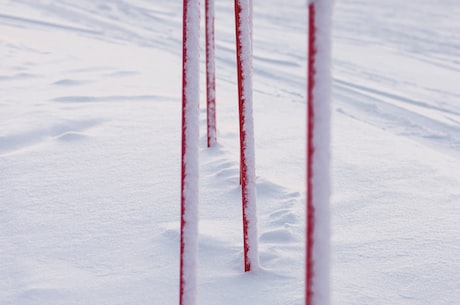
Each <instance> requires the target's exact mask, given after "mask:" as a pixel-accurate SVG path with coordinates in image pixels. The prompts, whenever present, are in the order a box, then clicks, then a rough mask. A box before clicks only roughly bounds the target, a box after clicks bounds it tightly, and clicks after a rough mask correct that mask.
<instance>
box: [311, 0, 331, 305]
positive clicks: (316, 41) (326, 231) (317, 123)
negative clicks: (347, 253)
mask: <svg viewBox="0 0 460 305" xmlns="http://www.w3.org/2000/svg"><path fill="white" fill-rule="evenodd" d="M332 2H333V1H332V0H311V1H310V4H309V6H308V13H309V22H308V27H309V29H308V64H307V65H308V88H307V90H308V92H307V96H308V102H307V105H308V106H307V111H308V114H307V120H308V124H307V161H306V163H307V183H306V184H307V185H306V187H307V198H306V201H307V202H306V203H307V204H306V205H307V206H306V224H307V226H306V272H305V300H306V301H305V303H306V305H328V304H329V299H330V288H329V286H330V283H329V282H330V280H329V257H330V254H329V252H330V251H329V248H330V245H329V244H330V241H329V236H330V221H329V218H330V212H329V205H330V204H329V201H330V129H331V128H330V125H331V122H330V100H331V84H332V77H331V26H332V6H333V3H332Z"/></svg>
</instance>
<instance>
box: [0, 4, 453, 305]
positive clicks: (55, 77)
mask: <svg viewBox="0 0 460 305" xmlns="http://www.w3.org/2000/svg"><path fill="white" fill-rule="evenodd" d="M0 8H1V9H0V32H1V35H0V52H1V55H2V58H3V60H2V62H1V63H0V94H1V95H0V96H1V97H2V98H1V100H0V110H1V111H0V245H1V247H0V304H14V305H21V304H24V305H30V304H50V305H52V304H56V305H62V304H85V305H92V304H98V305H99V304H177V303H178V300H179V299H178V296H179V294H178V292H179V240H180V164H181V162H180V157H181V152H180V146H181V140H180V135H181V129H180V126H181V119H180V117H181V53H182V49H181V39H182V36H181V29H182V27H181V23H182V2H181V1H167V0H157V1H155V3H154V4H153V2H152V1H147V0H132V1H122V0H105V1H89V0H81V1H70V0H60V1H52V0H47V1H33V0H21V1H6V0H3V1H0ZM215 8H216V57H217V62H216V73H217V84H216V85H217V88H216V93H217V97H218V101H217V103H218V107H217V111H218V121H217V128H218V145H216V146H215V147H213V148H211V149H207V148H206V135H205V130H206V118H205V108H204V101H205V87H204V83H203V82H202V84H201V108H200V132H201V135H200V224H199V233H200V239H199V245H198V246H199V249H198V250H199V258H198V262H199V263H198V282H197V284H198V300H197V304H228V305H230V304H232V305H233V304H240V305H244V304H248V305H249V304H251V305H253V304H267V305H271V304H273V305H275V304H296V305H298V304H303V297H304V286H303V285H304V246H305V242H304V226H305V223H304V221H305V219H304V218H305V217H304V215H305V209H304V202H305V91H306V89H305V88H306V86H305V79H306V69H305V66H306V64H305V63H306V58H305V54H306V16H307V10H306V4H305V1H304V0H294V1H292V0H290V1H288V0H281V1H280V0H278V1H275V0H265V1H261V0H255V1H254V11H253V13H254V20H253V22H254V29H253V35H254V49H253V52H254V62H253V66H254V78H253V85H254V120H255V125H254V128H255V139H256V145H255V155H256V161H257V162H256V165H257V168H256V172H257V204H258V206H257V213H258V228H259V230H258V232H259V250H260V264H261V266H262V268H263V269H262V270H261V271H260V272H257V273H244V272H243V251H242V232H241V203H240V202H241V198H240V196H241V195H240V186H239V171H238V169H239V164H238V161H239V150H238V147H239V143H238V142H239V141H238V113H237V109H238V107H237V89H236V68H235V53H234V46H235V43H234V14H233V3H232V1H217V2H216V7H215ZM459 14H460V6H459V5H458V3H457V0H437V1H434V0H418V1H416V3H415V2H410V1H399V0H387V1H378V0H369V1H358V0H338V1H336V5H335V10H334V15H333V22H334V23H333V29H332V30H333V53H332V57H333V62H332V64H333V94H332V98H333V104H332V107H331V108H332V117H331V119H332V138H331V141H332V151H331V152H332V166H331V171H332V178H333V181H332V182H333V184H332V191H333V197H332V202H331V213H332V214H331V225H332V236H331V238H332V239H331V250H332V253H331V254H332V255H331V280H332V282H331V292H332V295H331V304H350V305H351V304H353V305H356V304H359V305H369V304H372V305H377V304H382V305H387V304H402V305H406V304H430V305H431V304H441V305H442V304H446V305H447V304H457V303H458V299H459V298H460V259H459V257H460V239H459V236H460V234H459V233H460V232H459V231H460V229H459V226H458V218H459V215H460V211H459V209H460V174H459V173H460V162H459V159H460V104H459V103H458V100H459V97H460V90H459V87H458V79H459V75H460V22H458V18H457V17H458V16H459ZM202 22H203V20H202ZM202 28H203V29H204V27H202ZM202 37H204V35H202ZM203 52H204V44H203V45H202V53H203ZM201 63H202V64H201V69H202V73H204V56H201ZM202 75H204V74H202ZM202 79H204V78H203V77H202Z"/></svg>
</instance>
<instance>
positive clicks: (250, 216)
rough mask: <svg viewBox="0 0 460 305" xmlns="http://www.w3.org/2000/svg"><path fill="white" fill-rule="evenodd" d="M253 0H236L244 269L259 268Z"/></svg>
mask: <svg viewBox="0 0 460 305" xmlns="http://www.w3.org/2000/svg"><path fill="white" fill-rule="evenodd" d="M251 6H252V1H251V0H235V27H236V52H237V56H236V57H237V73H238V97H239V103H238V106H239V122H240V159H241V164H240V182H241V190H242V210H243V239H244V271H246V272H247V271H251V270H253V269H256V268H258V265H259V261H258V253H257V251H258V250H257V228H256V227H257V223H256V222H257V221H256V207H255V204H256V202H255V201H256V198H255V197H256V196H255V192H256V190H255V187H256V183H255V164H254V163H255V161H254V159H255V156H254V154H255V152H254V123H253V115H252V28H251V26H252V20H251V17H252V7H251Z"/></svg>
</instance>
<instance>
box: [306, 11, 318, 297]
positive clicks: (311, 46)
mask: <svg viewBox="0 0 460 305" xmlns="http://www.w3.org/2000/svg"><path fill="white" fill-rule="evenodd" d="M308 11H309V22H308V92H307V97H308V101H307V122H308V123H307V207H306V223H307V230H306V272H305V273H306V275H305V303H306V305H312V299H313V290H312V286H313V275H314V274H313V243H314V240H313V232H314V229H315V226H314V225H315V223H314V207H313V154H314V147H313V134H314V127H315V126H314V105H313V102H314V100H313V99H314V95H313V88H314V86H315V74H316V71H315V60H316V26H315V5H314V4H313V3H312V4H310V5H309V6H308Z"/></svg>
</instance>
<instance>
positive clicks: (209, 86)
mask: <svg viewBox="0 0 460 305" xmlns="http://www.w3.org/2000/svg"><path fill="white" fill-rule="evenodd" d="M205 11H206V12H205V13H206V21H205V26H206V100H207V103H206V105H207V107H206V121H207V139H208V141H207V143H208V147H211V146H213V145H214V144H215V143H216V138H217V136H216V133H217V130H216V129H217V128H216V69H215V39H214V0H206V2H205Z"/></svg>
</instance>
